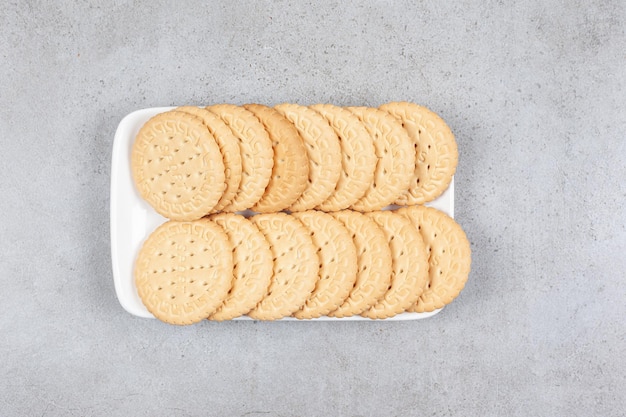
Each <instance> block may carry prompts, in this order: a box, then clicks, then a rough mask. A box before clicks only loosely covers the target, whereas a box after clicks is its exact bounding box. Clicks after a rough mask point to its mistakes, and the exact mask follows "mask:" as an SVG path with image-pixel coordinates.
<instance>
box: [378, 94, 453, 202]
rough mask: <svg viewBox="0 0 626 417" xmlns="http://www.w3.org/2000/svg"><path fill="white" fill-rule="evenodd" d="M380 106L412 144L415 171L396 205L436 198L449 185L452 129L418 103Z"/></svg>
mask: <svg viewBox="0 0 626 417" xmlns="http://www.w3.org/2000/svg"><path fill="white" fill-rule="evenodd" d="M380 109H381V110H384V111H386V112H388V113H390V114H391V115H393V116H394V117H396V118H398V120H400V121H401V122H402V125H403V126H404V128H405V129H406V130H407V132H408V134H409V136H410V137H411V139H412V140H413V145H414V147H415V155H416V163H415V172H414V174H413V178H412V179H411V184H410V186H409V189H408V191H407V192H406V193H405V194H403V195H402V196H400V198H398V200H397V201H396V204H398V205H415V204H424V203H427V202H429V201H432V200H434V199H436V198H437V197H439V196H440V195H441V194H442V193H443V192H444V191H445V190H446V188H448V186H449V185H450V182H451V181H452V177H453V176H454V173H455V171H456V166H457V163H458V158H459V155H458V150H457V145H456V140H455V139H454V135H453V134H452V131H451V130H450V128H449V127H448V125H447V124H446V123H445V122H444V121H443V119H442V118H441V117H439V116H438V115H437V114H436V113H434V112H432V111H431V110H429V109H427V108H426V107H423V106H420V105H418V104H414V103H407V102H394V103H388V104H384V105H382V106H380Z"/></svg>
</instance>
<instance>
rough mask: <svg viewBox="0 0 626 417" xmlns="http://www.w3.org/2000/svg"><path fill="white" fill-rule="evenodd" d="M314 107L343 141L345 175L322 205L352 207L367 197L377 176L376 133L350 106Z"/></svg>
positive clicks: (329, 207)
mask: <svg viewBox="0 0 626 417" xmlns="http://www.w3.org/2000/svg"><path fill="white" fill-rule="evenodd" d="M311 108H312V109H313V110H315V111H317V112H318V113H319V114H321V115H322V116H324V118H326V120H328V122H329V123H330V125H331V126H332V128H333V129H335V133H336V134H337V137H339V142H340V144H341V169H342V172H341V176H340V177H339V181H337V186H336V187H335V191H334V192H333V193H332V194H331V195H330V197H328V199H327V200H326V201H324V202H323V203H322V204H320V205H319V206H318V208H319V209H320V210H323V211H337V210H342V209H345V208H348V207H350V206H351V205H352V204H354V203H356V202H357V201H358V200H359V199H360V198H361V197H363V195H364V194H365V192H366V191H367V189H368V188H370V186H371V184H372V181H373V180H374V170H375V169H376V162H377V158H376V152H375V150H374V143H373V141H372V137H371V136H370V134H369V132H368V131H367V129H366V128H365V126H364V125H363V123H361V121H360V120H359V118H358V117H356V116H355V115H354V114H352V112H350V111H349V110H346V109H344V108H342V107H338V106H334V105H332V104H316V105H314V106H311Z"/></svg>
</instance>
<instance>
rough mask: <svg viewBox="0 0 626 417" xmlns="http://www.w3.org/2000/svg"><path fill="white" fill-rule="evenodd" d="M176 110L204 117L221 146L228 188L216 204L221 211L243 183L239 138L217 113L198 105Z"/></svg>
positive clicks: (216, 207)
mask: <svg viewBox="0 0 626 417" xmlns="http://www.w3.org/2000/svg"><path fill="white" fill-rule="evenodd" d="M176 111H182V112H185V113H189V114H193V115H194V116H196V117H198V118H200V119H202V121H203V122H204V124H205V125H206V127H207V128H208V129H209V132H211V134H212V135H213V137H214V138H215V142H216V143H217V146H218V147H219V148H220V153H221V154H222V159H223V161H224V174H225V176H226V188H225V189H224V193H223V194H222V198H220V201H218V203H217V204H216V205H215V207H214V208H213V211H216V212H217V211H220V210H221V209H223V208H224V207H226V206H227V205H228V204H230V202H231V201H232V199H233V197H235V194H237V191H238V190H239V184H240V183H241V172H242V168H241V151H240V150H239V143H238V142H237V138H236V137H235V135H233V132H232V130H230V128H229V127H228V126H227V125H226V123H224V122H223V121H222V119H220V118H219V117H217V116H216V115H215V114H213V113H211V112H210V111H208V110H207V109H205V108H202V107H196V106H182V107H177V108H176Z"/></svg>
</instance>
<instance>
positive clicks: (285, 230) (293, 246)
mask: <svg viewBox="0 0 626 417" xmlns="http://www.w3.org/2000/svg"><path fill="white" fill-rule="evenodd" d="M250 221H252V222H253V223H254V224H255V225H256V226H257V227H258V228H259V230H260V231H261V233H263V235H265V238H266V239H267V241H268V242H269V244H270V248H271V251H272V260H273V275H272V280H271V282H270V286H269V289H268V291H267V294H265V297H264V298H263V299H262V300H261V302H259V304H257V306H256V307H255V308H254V309H252V310H251V311H250V312H249V313H248V316H250V317H252V318H254V319H257V320H277V319H280V318H283V317H286V316H290V315H291V314H292V313H294V312H295V311H296V310H298V309H299V308H300V307H301V306H302V305H303V304H304V302H305V301H306V300H307V298H308V297H309V295H310V294H311V292H312V291H313V289H314V288H315V283H316V282H317V277H318V273H319V266H318V262H317V255H316V253H315V246H314V245H313V241H312V240H311V236H310V235H309V231H308V230H307V229H306V228H305V227H304V226H303V225H302V223H300V221H298V220H297V219H295V218H293V217H291V216H289V215H287V214H285V213H273V214H258V215H256V216H253V217H250Z"/></svg>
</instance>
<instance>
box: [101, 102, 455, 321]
mask: <svg viewBox="0 0 626 417" xmlns="http://www.w3.org/2000/svg"><path fill="white" fill-rule="evenodd" d="M171 109H173V107H154V108H149V109H143V110H137V111H135V112H133V113H130V114H129V115H127V116H126V117H124V119H122V121H121V122H120V124H119V126H118V128H117V131H116V132H115V139H114V141H113V155H112V158H113V161H112V164H111V257H112V262H113V280H114V282H115V292H116V294H117V298H118V300H119V302H120V304H121V305H122V307H123V308H124V309H125V310H126V311H128V312H129V313H130V314H133V315H135V316H139V317H145V318H154V316H153V315H152V314H150V312H149V311H148V310H147V309H146V307H145V306H144V305H143V303H142V302H141V299H140V298H139V295H138V294H137V289H136V288H135V280H134V279H133V268H134V262H135V256H136V255H137V252H138V251H139V248H140V247H141V245H142V244H143V242H144V240H145V239H146V237H148V235H149V234H150V233H152V231H153V230H154V229H156V228H157V227H158V226H159V225H160V224H162V223H164V222H165V221H167V219H166V218H164V217H162V216H161V215H159V214H157V213H156V212H155V211H154V209H152V207H150V205H149V204H148V203H147V202H145V201H144V200H143V199H142V198H141V197H140V196H139V194H138V193H137V191H136V189H135V185H134V183H133V179H132V175H131V170H130V154H131V148H132V145H133V142H134V140H135V136H137V133H138V132H139V129H140V128H141V126H143V124H144V123H145V122H146V121H148V119H150V118H151V117H152V116H154V115H156V114H158V113H161V112H164V111H167V110H171ZM428 205H429V206H432V207H435V208H437V209H439V210H442V211H444V212H445V213H447V214H448V215H450V216H452V217H454V179H453V180H452V182H451V183H450V187H448V189H447V190H446V191H445V192H444V193H443V194H442V195H441V196H440V197H439V198H438V199H436V200H435V201H433V202H431V203H429V204H428ZM439 311H441V309H440V310H435V311H433V312H431V313H402V314H398V315H396V316H394V317H391V318H388V319H386V320H417V319H423V318H427V317H431V316H433V315H435V314H437V313H438V312H439ZM235 320H251V319H250V318H249V317H241V318H239V319H235ZM282 320H296V319H294V318H291V317H287V318H284V319H282ZM313 320H317V321H320V320H322V321H323V320H328V321H330V320H370V319H366V318H363V317H360V316H354V317H345V318H341V319H338V318H333V317H320V318H319V319H313ZM300 321H306V320H300ZM370 321H371V320H370Z"/></svg>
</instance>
